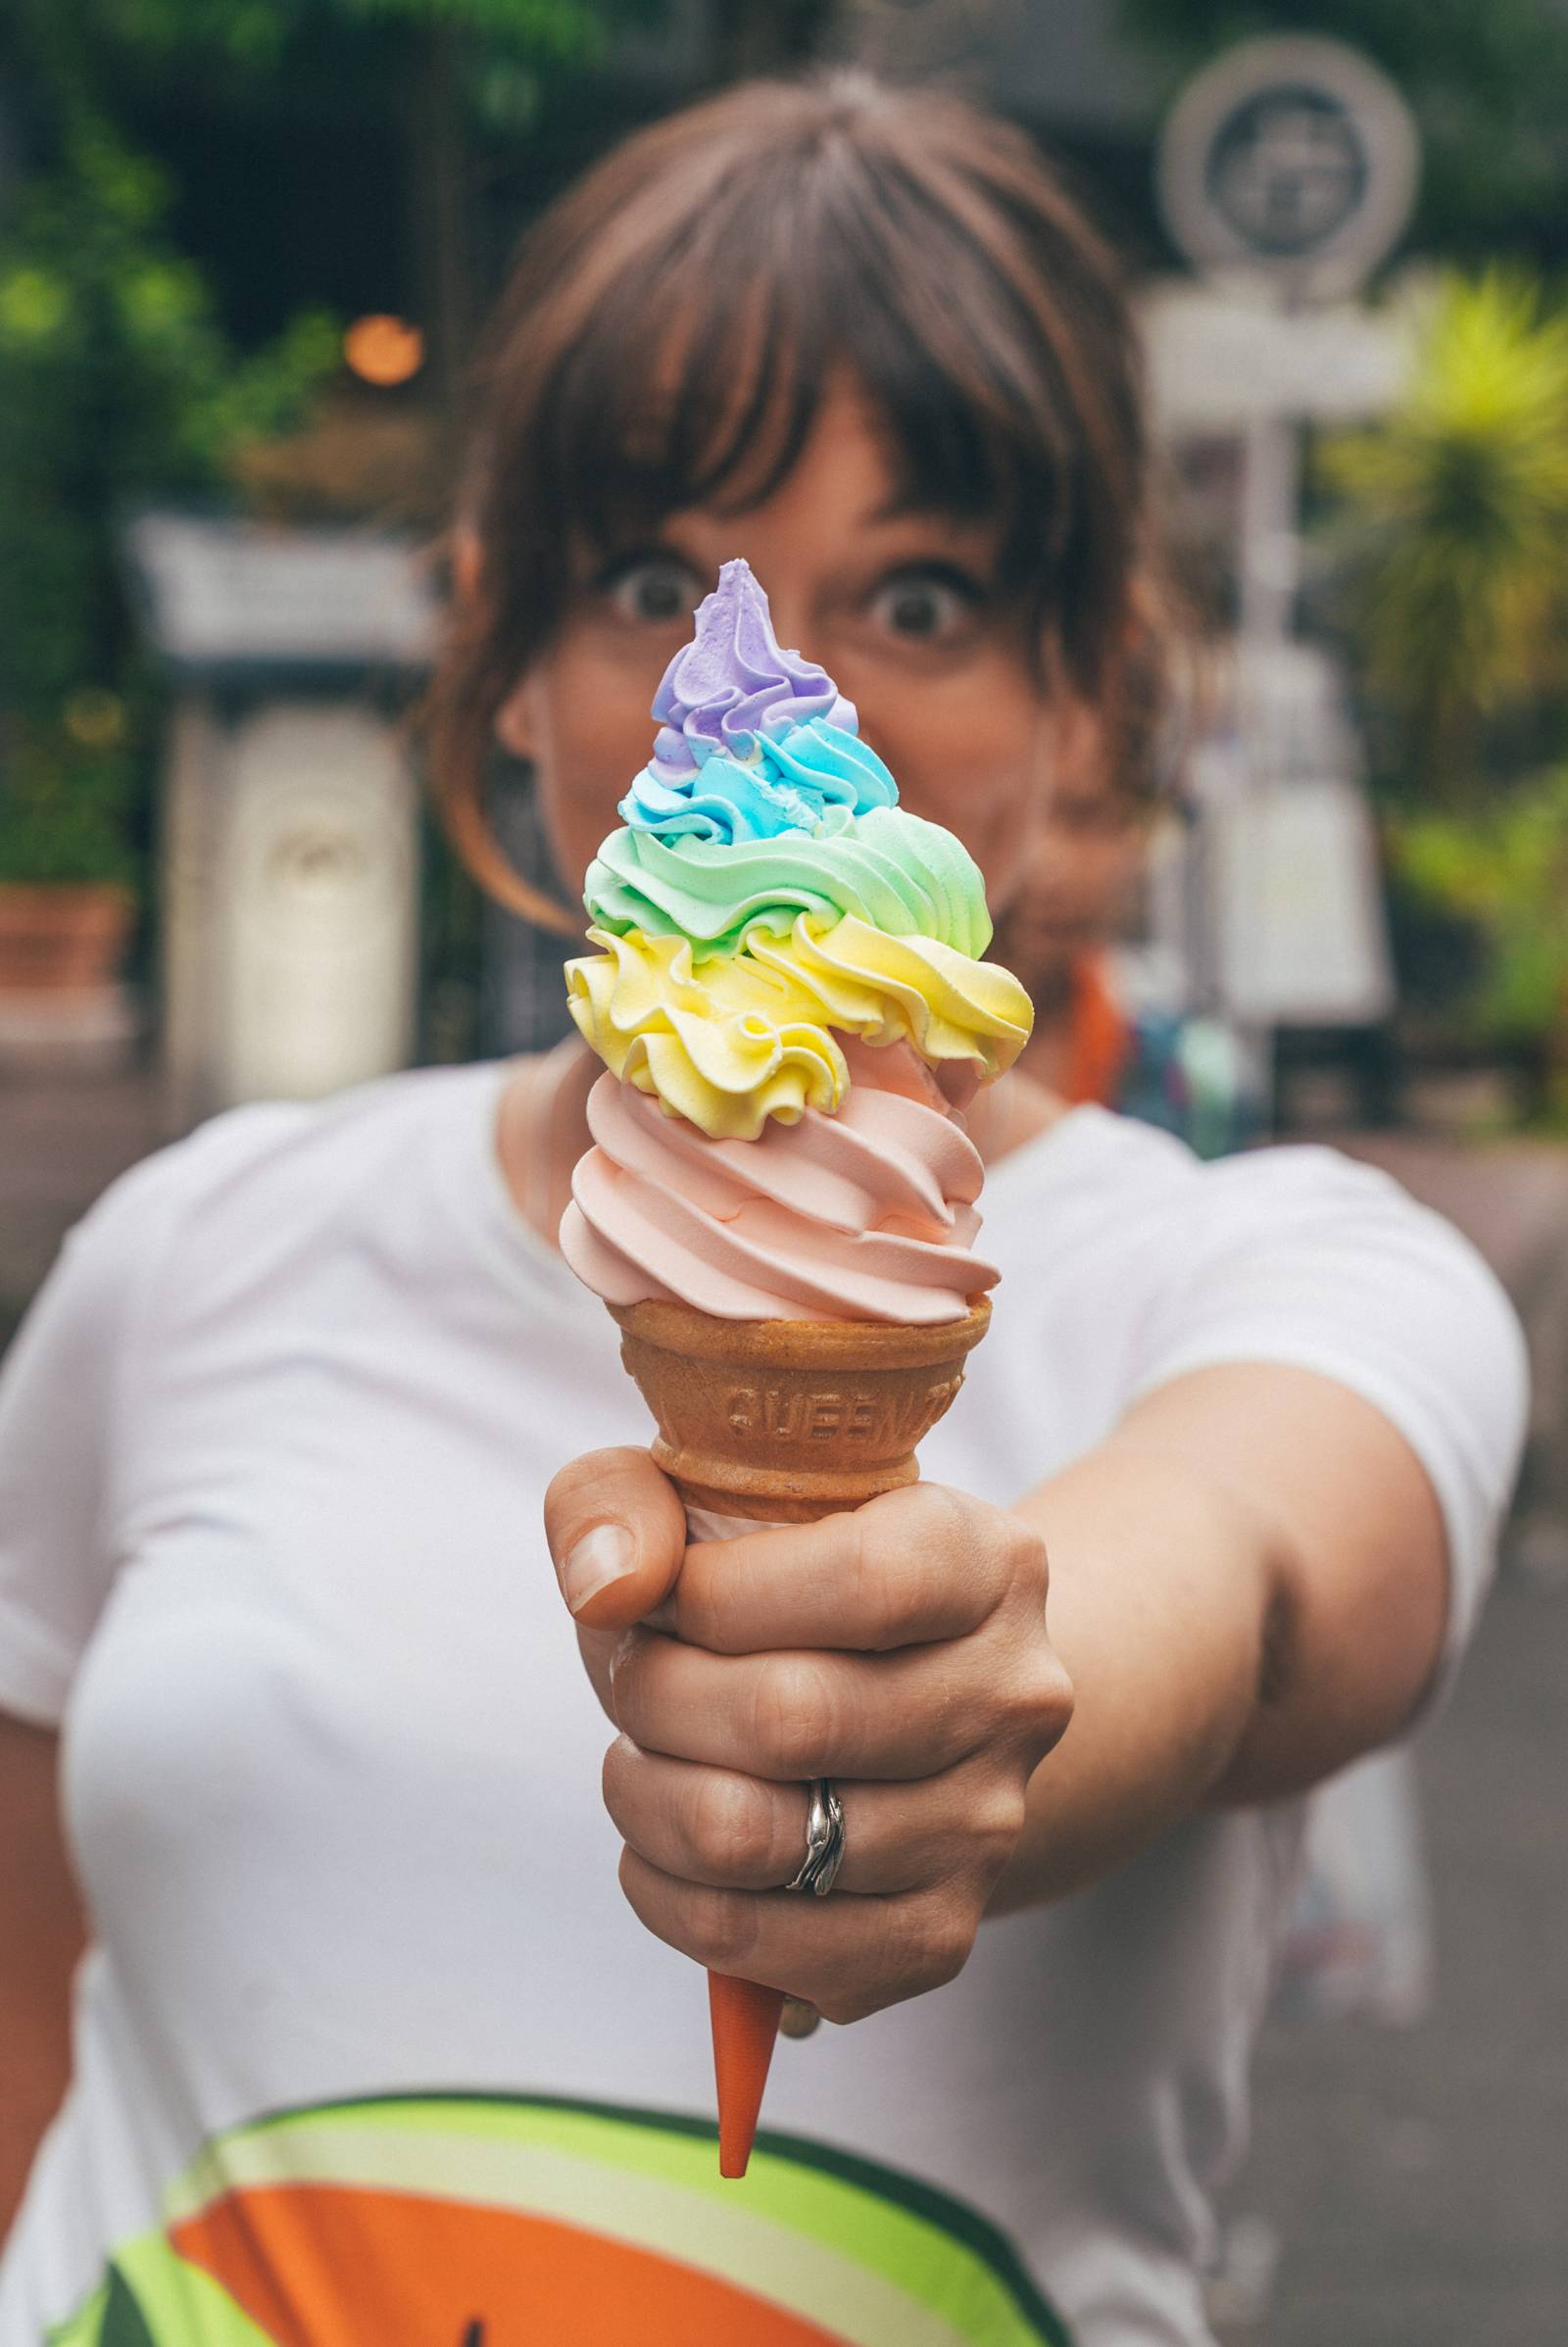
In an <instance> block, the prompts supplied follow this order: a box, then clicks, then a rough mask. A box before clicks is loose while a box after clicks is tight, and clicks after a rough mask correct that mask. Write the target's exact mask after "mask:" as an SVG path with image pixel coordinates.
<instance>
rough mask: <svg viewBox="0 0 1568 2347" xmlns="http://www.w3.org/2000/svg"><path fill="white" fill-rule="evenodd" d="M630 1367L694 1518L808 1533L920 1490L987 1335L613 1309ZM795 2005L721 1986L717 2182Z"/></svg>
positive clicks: (716, 2027) (954, 1324) (982, 1317)
mask: <svg viewBox="0 0 1568 2347" xmlns="http://www.w3.org/2000/svg"><path fill="white" fill-rule="evenodd" d="M609 1308H610V1311H611V1313H612V1314H613V1317H614V1319H615V1320H616V1322H617V1323H618V1324H619V1327H620V1331H621V1341H620V1357H621V1360H622V1361H623V1362H624V1364H625V1366H626V1369H627V1370H628V1372H629V1373H630V1375H631V1376H632V1377H634V1378H635V1379H636V1381H637V1385H638V1388H639V1391H640V1392H641V1394H642V1396H643V1399H644V1400H645V1401H646V1402H647V1404H648V1406H649V1408H650V1409H651V1410H652V1411H653V1414H654V1417H655V1420H656V1422H657V1424H658V1427H659V1436H658V1440H657V1441H656V1442H655V1443H654V1446H653V1449H654V1457H655V1459H656V1460H657V1461H658V1463H659V1465H660V1466H661V1467H662V1469H663V1471H664V1473H665V1474H666V1475H667V1476H669V1478H670V1480H671V1481H672V1482H673V1484H674V1485H675V1488H676V1490H677V1491H679V1493H680V1495H681V1498H682V1500H683V1501H684V1502H685V1504H686V1506H687V1508H688V1509H689V1510H694V1509H706V1510H710V1511H712V1512H714V1513H717V1514H719V1515H728V1516H749V1517H751V1518H752V1519H753V1520H754V1521H756V1522H758V1523H760V1524H765V1523H775V1524H782V1523H794V1524H801V1523H811V1522H814V1521H815V1520H816V1518H818V1517H820V1516H831V1515H835V1514H837V1512H838V1511H839V1510H840V1509H841V1508H853V1507H859V1506H861V1505H862V1504H863V1503H864V1502H865V1501H866V1500H868V1499H875V1498H877V1497H878V1496H879V1495H880V1494H881V1493H882V1492H884V1491H898V1490H899V1489H900V1488H901V1487H902V1486H903V1485H905V1484H911V1483H914V1482H915V1481H916V1480H917V1477H918V1474H919V1469H918V1467H917V1465H916V1463H915V1456H914V1449H915V1444H916V1443H917V1442H920V1441H922V1440H923V1438H924V1437H925V1436H926V1435H927V1434H929V1433H930V1431H931V1429H932V1427H933V1426H935V1424H936V1422H937V1420H938V1419H939V1418H940V1417H941V1416H942V1415H943V1413H944V1412H945V1411H946V1410H947V1408H948V1406H949V1404H950V1403H951V1402H952V1400H953V1397H954V1395H955V1394H956V1393H957V1391H958V1388H959V1387H960V1386H961V1385H962V1383H963V1371H964V1362H965V1360H966V1358H967V1356H968V1354H969V1353H970V1352H971V1351H972V1350H973V1348H974V1346H975V1345H978V1344H979V1342H980V1340H981V1338H982V1337H983V1336H984V1335H985V1333H986V1330H987V1329H988V1328H989V1326H990V1324H991V1305H990V1303H989V1301H988V1300H987V1298H986V1297H984V1296H977V1297H975V1298H973V1299H972V1300H971V1302H970V1306H969V1309H968V1311H967V1312H966V1313H965V1314H964V1315H963V1317H962V1318H961V1319H958V1320H949V1321H942V1322H939V1323H937V1324H936V1325H934V1326H930V1327H923V1328H910V1327H906V1326H904V1325H902V1324H897V1325H896V1324H893V1323H889V1322H885V1321H870V1320H720V1319H717V1318H715V1317H714V1316H713V1315H712V1314H711V1313H708V1312H699V1311H696V1310H694V1309H693V1308H692V1306H691V1305H689V1304H680V1303H662V1302H648V1303H639V1304H612V1305H611V1306H610V1307H609ZM783 2002H784V1993H783V1991H782V1990H774V1989H769V1988H763V1987H760V1986H759V1984H758V1983H757V1982H755V1981H751V1980H728V1979H726V1978H725V1977H724V1976H722V1975H715V1974H710V1975H709V2003H710V2010H711V2019H712V2029H713V2074H714V2078H715V2080H716V2083H717V2088H718V2140H719V2174H720V2175H721V2176H744V2175H745V2173H746V2165H747V2162H748V2160H749V2158H750V2156H751V2149H752V2141H753V2138H754V2136H755V2134H756V2132H757V2122H758V2115H759V2111H760V2105H761V2099H762V2088H763V2085H764V2083H765V2081H766V2078H767V2070H768V2063H769V2060H770V2058H771V2055H772V2048H773V2041H774V2038H775V2036H776V2035H777V2031H778V2022H779V2015H780V2012H781V2010H782V2007H783Z"/></svg>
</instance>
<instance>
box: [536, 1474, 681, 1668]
mask: <svg viewBox="0 0 1568 2347" xmlns="http://www.w3.org/2000/svg"><path fill="white" fill-rule="evenodd" d="M545 1538H546V1540H548V1541H549V1543H550V1554H551V1556H552V1558H553V1559H554V1560H555V1567H556V1575H557V1578H558V1580H559V1581H560V1583H561V1593H562V1595H563V1596H564V1598H565V1600H566V1604H567V1606H568V1607H569V1609H570V1611H571V1612H572V1614H573V1615H574V1616H575V1617H576V1619H577V1621H578V1622H580V1623H581V1624H582V1627H583V1628H584V1629H585V1630H624V1629H626V1628H627V1627H628V1626H629V1625H630V1624H631V1623H633V1622H640V1621H641V1620H642V1617H643V1616H644V1614H646V1613H651V1612H652V1611H653V1609H654V1607H655V1606H656V1605H658V1604H660V1603H661V1601H662V1599H663V1598H665V1597H666V1596H667V1595H668V1594H669V1591H670V1590H671V1589H673V1588H674V1586H675V1581H676V1577H677V1576H678V1574H679V1572H680V1568H681V1560H682V1559H683V1557H684V1556H685V1554H686V1511H685V1509H684V1508H683V1507H682V1506H681V1503H680V1500H679V1497H678V1496H677V1494H676V1491H675V1487H674V1485H673V1484H672V1483H670V1482H669V1480H668V1478H667V1477H666V1476H663V1475H661V1473H660V1471H659V1469H658V1468H657V1467H656V1466H655V1465H654V1462H653V1460H652V1459H651V1458H650V1457H649V1455H648V1453H647V1451H646V1450H631V1449H621V1450H590V1451H589V1452H587V1454H586V1455H585V1456H584V1457H582V1458H580V1459H573V1460H572V1462H571V1464H570V1466H569V1467H563V1468H562V1470H561V1473H560V1474H559V1475H558V1476H557V1477H556V1478H555V1480H554V1481H553V1483H552V1484H551V1486H550V1489H549V1491H547V1492H546V1493H545Z"/></svg>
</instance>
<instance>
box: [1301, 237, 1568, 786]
mask: <svg viewBox="0 0 1568 2347" xmlns="http://www.w3.org/2000/svg"><path fill="white" fill-rule="evenodd" d="M1322 470H1323V474H1324V477H1325V479H1326V481H1327V482H1328V484H1329V485H1330V487H1331V488H1333V489H1335V490H1336V491H1338V493H1339V495H1340V497H1341V499H1342V500H1343V513H1344V515H1345V519H1346V521H1347V523H1348V542H1347V552H1348V593H1349V613H1348V615H1349V617H1350V619H1351V622H1352V629H1351V632H1352V636H1353V638H1354V640H1355V641H1356V642H1357V643H1358V645H1359V647H1360V649H1361V652H1362V656H1363V658H1364V660H1365V663H1366V670H1367V675H1368V680H1369V681H1370V683H1371V684H1372V685H1373V687H1374V688H1375V689H1376V690H1377V691H1379V692H1380V693H1382V694H1383V695H1385V696H1386V697H1387V699H1388V700H1389V702H1390V703H1392V705H1393V706H1394V707H1395V709H1397V711H1398V712H1399V714H1400V715H1401V717H1402V718H1403V719H1404V720H1405V722H1406V723H1407V724H1408V725H1409V727H1410V729H1411V732H1412V735H1413V739H1414V746H1415V749H1416V753H1417V755H1418V756H1419V757H1420V758H1422V759H1423V760H1424V761H1425V762H1426V763H1427V765H1428V767H1429V770H1430V771H1431V772H1432V773H1433V774H1434V775H1441V774H1443V773H1444V772H1445V770H1446V771H1447V772H1448V774H1449V776H1450V778H1452V779H1457V780H1459V781H1464V780H1467V779H1470V780H1473V779H1475V777H1474V775H1473V774H1472V775H1469V776H1467V775H1465V773H1464V772H1463V771H1462V767H1463V765H1464V763H1465V762H1466V761H1473V760H1474V759H1475V758H1477V756H1478V736H1477V732H1476V726H1475V720H1476V718H1478V717H1480V716H1486V715H1490V714H1493V713H1495V711H1496V710H1497V709H1499V708H1500V707H1502V706H1503V705H1504V704H1505V703H1507V702H1509V701H1515V702H1517V701H1520V700H1523V699H1524V698H1526V697H1528V696H1532V695H1539V694H1541V693H1543V692H1544V691H1548V690H1550V689H1551V688H1552V687H1553V686H1554V685H1555V684H1557V683H1558V682H1559V681H1560V679H1561V674H1562V649H1561V645H1562V634H1563V621H1564V616H1565V612H1568V314H1565V313H1562V312H1553V311H1549V310H1548V309H1547V308H1546V307H1545V304H1544V299H1543V296H1542V293H1541V289H1540V288H1539V286H1537V285H1536V284H1534V283H1533V282H1531V281H1530V280H1529V279H1527V278H1524V277H1521V276H1518V275H1516V274H1510V273H1505V272H1502V271H1496V270H1494V271H1490V272H1489V273H1488V274H1487V275H1485V276H1483V277H1481V278H1480V279H1479V280H1477V281H1474V282H1466V281H1464V280H1461V279H1450V280H1448V281H1447V282H1446V285H1445V286H1444V288H1443V290H1442V292H1441V294H1440V296H1439V299H1438V302H1437V305H1436V308H1435V311H1434V313H1433V316H1432V318H1431V320H1430V323H1429V326H1428V329H1427V331H1426V333H1425V335H1424V337H1423V340H1422V344H1421V348H1420V350H1419V352H1418V354H1417V359H1416V364H1415V367H1414V369H1413V371H1412V376H1411V380H1410V384H1409V387H1408V389H1407V391H1406V392H1405V394H1404V397H1403V398H1402V399H1401V401H1400V402H1399V405H1398V406H1397V408H1396V410H1395V411H1394V413H1393V414H1392V415H1391V416H1389V417H1388V418H1387V419H1386V420H1385V421H1384V422H1383V423H1382V424H1381V425H1379V426H1378V428H1377V429H1375V430H1372V431H1367V432H1361V433H1356V434H1353V435H1349V436H1348V437H1345V438H1342V439H1340V440H1339V441H1337V442H1334V443H1331V444H1330V445H1329V446H1328V447H1327V448H1326V450H1325V451H1324V452H1323V456H1322ZM1456 765H1457V766H1459V767H1460V768H1461V771H1459V772H1458V774H1457V775H1456V776H1455V775H1454V773H1453V769H1454V768H1455V766H1456Z"/></svg>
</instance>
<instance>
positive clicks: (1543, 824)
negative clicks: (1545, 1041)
mask: <svg viewBox="0 0 1568 2347" xmlns="http://www.w3.org/2000/svg"><path fill="white" fill-rule="evenodd" d="M1393 847H1394V854H1395V858H1396V862H1397V867H1398V869H1399V871H1400V873H1401V874H1402V876H1403V877H1404V878H1406V879H1407V880H1408V881H1409V882H1410V883H1411V884H1412V885H1413V886H1414V887H1415V888H1416V889H1418V890H1419V891H1420V893H1421V894H1422V895H1423V896H1424V897H1425V898H1427V899H1428V900H1429V901H1430V902H1432V903H1434V904H1437V905H1442V906H1443V907H1444V908H1445V909H1446V910H1447V911H1449V912H1453V913H1457V914H1459V915H1460V916H1461V917H1462V918H1463V919H1465V920H1467V921H1469V922H1470V923H1472V924H1473V926H1474V927H1475V928H1476V929H1477V930H1478V931H1479V932H1480V934H1481V936H1482V938H1483V940H1484V942H1485V946H1486V974H1485V977H1484V979H1483V981H1482V984H1481V987H1480V988H1479V990H1478V992H1477V994H1476V996H1475V999H1474V1001H1473V1002H1472V1004H1471V1011H1472V1015H1473V1016H1474V1018H1475V1020H1476V1021H1477V1023H1478V1024H1479V1025H1480V1026H1481V1027H1482V1028H1483V1029H1484V1030H1485V1031H1486V1032H1488V1033H1490V1034H1494V1035H1501V1036H1507V1037H1513V1038H1517V1037H1529V1036H1539V1035H1549V1034H1551V1033H1553V1032H1554V1031H1560V1030H1561V1028H1562V1027H1563V1026H1564V1024H1565V1022H1568V767H1565V766H1558V767H1554V768H1552V769H1551V770H1550V771H1549V772H1547V773H1545V774H1542V775H1538V776H1536V777H1534V778H1533V779H1532V780H1531V781H1530V782H1528V783H1526V784H1522V785H1520V786H1518V787H1516V788H1515V789H1514V790H1513V791H1512V792H1511V793H1509V794H1508V795H1507V796H1506V797H1505V798H1503V799H1502V800H1501V801H1499V803H1498V804H1497V805H1495V807H1489V808H1486V809H1484V810H1482V811H1481V812H1479V813H1477V814H1474V815H1471V816H1468V817H1458V816H1445V815H1421V816H1415V817H1413V818H1411V819H1409V820H1407V821H1405V822H1403V823H1401V824H1399V825H1398V826H1397V828H1396V830H1395V832H1394V838H1393Z"/></svg>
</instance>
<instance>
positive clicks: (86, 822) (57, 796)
mask: <svg viewBox="0 0 1568 2347" xmlns="http://www.w3.org/2000/svg"><path fill="white" fill-rule="evenodd" d="M135 784H136V772H135V766H134V762H133V760H132V759H131V758H130V757H129V756H128V755H127V753H126V752H125V751H123V750H120V751H108V752H99V753H97V754H96V755H94V754H91V753H88V752H86V751H83V750H81V749H72V748H69V747H67V746H64V745H62V743H61V741H60V740H59V738H58V737H55V738H53V739H46V740H35V739H33V738H31V737H30V736H29V735H28V734H27V733H26V732H25V731H24V732H23V733H22V736H21V738H20V740H14V741H13V744H12V746H11V749H10V753H9V755H8V757H7V758H6V765H5V772H4V775H3V776H0V881H115V882H117V883H118V884H119V885H120V886H122V887H123V888H126V889H130V890H134V889H135V887H136V886H137V881H138V873H137V868H136V857H135V855H134V852H133V850H132V847H131V844H130V827H131V814H132V808H133V800H134V793H135Z"/></svg>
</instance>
